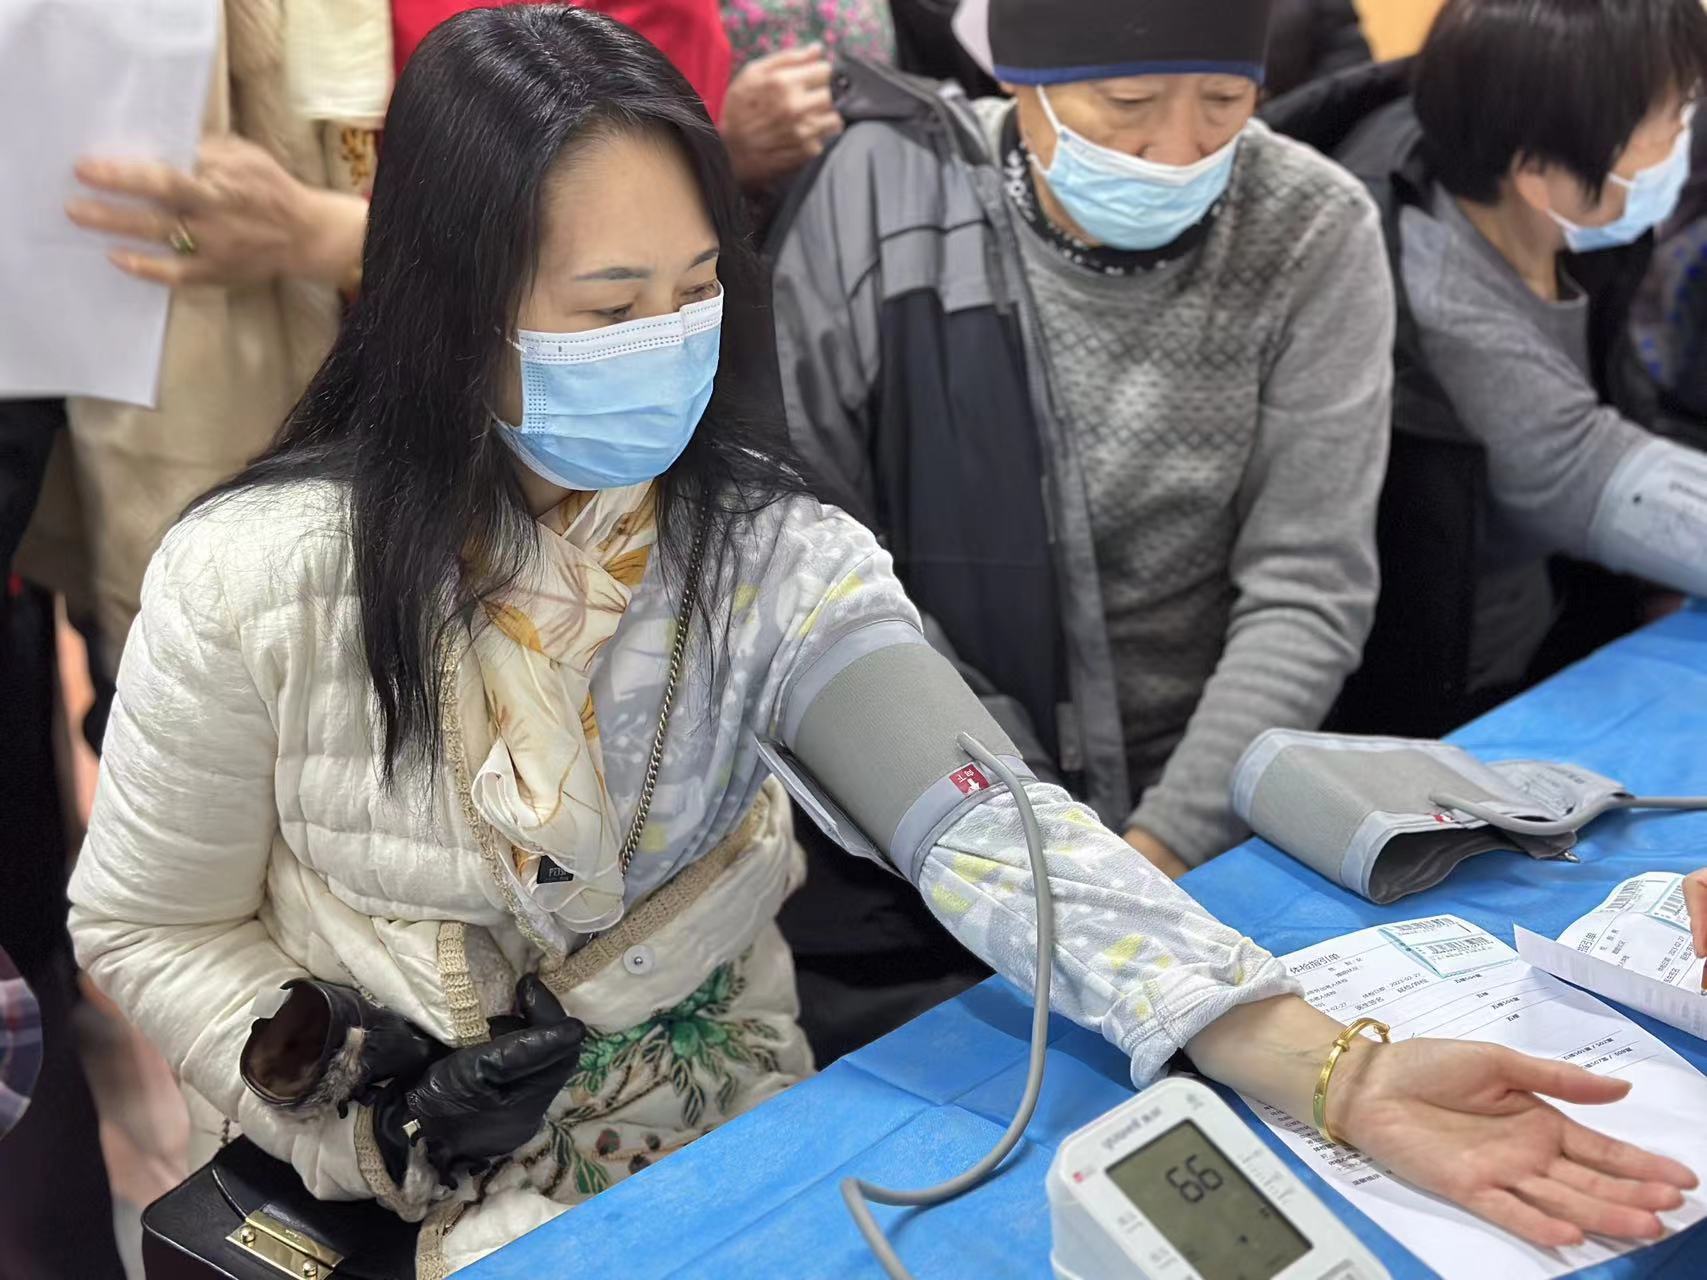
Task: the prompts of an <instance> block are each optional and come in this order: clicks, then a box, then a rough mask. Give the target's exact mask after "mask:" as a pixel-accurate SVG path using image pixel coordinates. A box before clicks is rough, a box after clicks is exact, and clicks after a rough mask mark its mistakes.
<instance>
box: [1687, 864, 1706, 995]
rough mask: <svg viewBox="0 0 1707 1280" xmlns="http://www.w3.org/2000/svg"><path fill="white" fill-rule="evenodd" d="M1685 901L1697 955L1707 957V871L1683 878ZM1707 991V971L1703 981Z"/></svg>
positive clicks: (1696, 872)
mask: <svg viewBox="0 0 1707 1280" xmlns="http://www.w3.org/2000/svg"><path fill="white" fill-rule="evenodd" d="M1683 901H1684V905H1685V907H1687V909H1688V911H1689V935H1690V937H1691V939H1693V941H1694V943H1695V954H1696V955H1698V956H1707V870H1701V871H1691V872H1690V873H1689V874H1688V875H1686V876H1684V877H1683ZM1701 984H1702V990H1704V991H1707V970H1704V971H1703V977H1702V979H1701Z"/></svg>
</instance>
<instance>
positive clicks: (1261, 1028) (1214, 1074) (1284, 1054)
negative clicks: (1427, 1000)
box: [1186, 996, 1375, 1134]
mask: <svg viewBox="0 0 1707 1280" xmlns="http://www.w3.org/2000/svg"><path fill="white" fill-rule="evenodd" d="M1344 1029H1345V1028H1344V1027H1343V1026H1342V1025H1341V1024H1340V1023H1338V1022H1336V1021H1335V1020H1334V1019H1332V1018H1330V1017H1328V1015H1327V1014H1325V1013H1320V1012H1318V1011H1317V1010H1315V1009H1314V1008H1312V1007H1311V1006H1310V1005H1309V1004H1307V1003H1305V1001H1303V1000H1302V999H1300V998H1299V997H1297V996H1276V997H1274V998H1273V999H1270V1000H1259V1001H1256V1002H1254V1003H1252V1004H1246V1005H1239V1006H1238V1007H1236V1008H1234V1009H1231V1010H1229V1011H1228V1012H1227V1013H1225V1014H1223V1015H1222V1016H1221V1017H1219V1018H1217V1019H1216V1020H1215V1021H1214V1022H1212V1023H1210V1024H1209V1025H1208V1026H1207V1027H1205V1028H1204V1029H1203V1030H1202V1031H1200V1032H1198V1033H1197V1035H1196V1036H1195V1037H1193V1038H1192V1040H1191V1041H1190V1042H1189V1043H1188V1044H1187V1045H1186V1053H1187V1055H1188V1056H1190V1058H1191V1060H1192V1062H1193V1063H1195V1064H1196V1066H1197V1069H1198V1070H1199V1071H1201V1072H1203V1074H1204V1075H1206V1076H1209V1077H1210V1078H1212V1079H1215V1080H1219V1081H1220V1082H1221V1083H1222V1084H1225V1085H1227V1086H1229V1087H1231V1088H1233V1089H1236V1090H1238V1091H1239V1092H1240V1093H1242V1094H1245V1095H1246V1096H1248V1097H1252V1098H1256V1099H1259V1100H1260V1101H1263V1102H1266V1103H1268V1104H1269V1105H1270V1106H1274V1107H1279V1108H1280V1109H1281V1110H1282V1111H1284V1112H1286V1113H1287V1114H1288V1115H1290V1116H1293V1117H1295V1118H1297V1119H1300V1120H1309V1119H1310V1115H1311V1104H1312V1099H1313V1097H1314V1094H1315V1089H1316V1079H1317V1077H1318V1076H1319V1075H1320V1074H1321V1070H1322V1064H1323V1062H1325V1061H1326V1060H1327V1057H1328V1051H1329V1050H1330V1049H1331V1048H1332V1047H1333V1043H1334V1039H1335V1037H1336V1036H1338V1035H1339V1034H1340V1032H1341V1031H1343V1030H1344ZM1374 1047H1375V1046H1374V1044H1373V1042H1371V1041H1368V1040H1362V1039H1360V1040H1354V1041H1352V1043H1351V1047H1350V1049H1348V1050H1347V1052H1346V1053H1345V1054H1344V1055H1342V1056H1341V1059H1340V1062H1339V1064H1338V1066H1336V1068H1335V1070H1334V1077H1333V1087H1332V1088H1331V1089H1329V1091H1328V1121H1329V1126H1330V1127H1331V1128H1334V1129H1335V1132H1336V1134H1337V1133H1339V1132H1341V1130H1340V1129H1339V1128H1338V1127H1337V1126H1335V1125H1334V1121H1335V1119H1336V1117H1337V1116H1338V1115H1339V1113H1340V1112H1341V1111H1342V1109H1343V1106H1344V1102H1345V1099H1346V1098H1347V1097H1349V1096H1350V1094H1351V1093H1352V1092H1353V1090H1354V1089H1355V1084H1356V1077H1357V1075H1358V1074H1359V1072H1360V1070H1361V1068H1362V1066H1363V1063H1364V1060H1365V1057H1366V1055H1367V1053H1368V1050H1369V1049H1372V1048H1374Z"/></svg>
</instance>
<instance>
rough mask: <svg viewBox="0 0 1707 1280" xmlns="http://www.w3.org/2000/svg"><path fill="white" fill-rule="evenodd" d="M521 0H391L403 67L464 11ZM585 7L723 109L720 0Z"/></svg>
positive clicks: (585, 2) (725, 52)
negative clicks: (652, 51)
mask: <svg viewBox="0 0 1707 1280" xmlns="http://www.w3.org/2000/svg"><path fill="white" fill-rule="evenodd" d="M514 2H515V0H391V29H392V37H393V47H394V49H395V51H396V55H397V70H398V71H399V72H401V71H402V70H403V64H404V63H406V62H408V61H409V55H410V54H412V53H414V52H415V46H416V45H418V44H420V43H421V38H422V37H423V36H425V35H426V34H427V32H429V31H431V30H432V29H433V28H434V27H436V26H438V25H439V23H441V22H443V21H444V20H445V19H446V18H449V17H452V16H453V15H455V14H458V13H461V12H462V11H463V10H464V9H477V8H481V7H491V6H494V5H502V4H511V3H514ZM581 7H582V8H584V9H593V10H596V11H597V12H599V13H603V14H608V15H609V16H611V17H613V18H615V19H616V20H617V21H618V22H626V23H627V24H628V25H629V26H631V27H633V28H634V29H635V30H636V31H638V32H639V33H640V34H641V35H643V36H645V37H646V38H647V39H648V40H650V41H651V42H652V43H653V44H655V45H657V46H658V48H659V49H660V50H661V51H662V52H663V54H664V56H665V57H666V58H668V59H669V60H670V61H671V62H673V63H675V65H676V69H677V70H678V71H680V72H681V73H682V74H683V75H684V76H686V77H687V80H688V83H689V84H691V85H692V86H693V87H694V88H695V89H696V90H697V91H698V92H699V96H700V97H701V98H703V99H705V105H706V108H707V109H708V110H709V111H710V112H711V118H712V119H713V120H716V119H718V118H719V117H720V116H721V115H722V113H723V95H724V94H725V93H727V92H728V91H729V71H730V63H731V61H732V56H731V54H730V52H729V37H728V36H727V35H725V34H724V31H723V13H722V5H721V3H720V0H581Z"/></svg>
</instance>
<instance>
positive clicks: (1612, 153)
mask: <svg viewBox="0 0 1707 1280" xmlns="http://www.w3.org/2000/svg"><path fill="white" fill-rule="evenodd" d="M1415 76H1416V78H1415V84H1414V88H1413V94H1412V101H1413V104H1414V108H1415V115H1416V120H1417V122H1418V123H1420V125H1421V133H1420V139H1419V138H1418V135H1417V133H1416V129H1415V127H1414V126H1411V127H1410V129H1409V131H1408V132H1404V133H1402V134H1399V133H1394V132H1393V131H1392V130H1387V131H1386V133H1387V136H1389V137H1390V138H1391V139H1392V142H1393V145H1390V146H1389V154H1390V156H1391V157H1394V158H1393V160H1392V162H1391V163H1390V164H1389V165H1388V166H1386V167H1389V168H1393V169H1400V168H1403V167H1404V166H1405V165H1406V164H1407V163H1409V164H1412V166H1413V170H1414V171H1417V172H1420V173H1423V174H1426V177H1425V178H1424V180H1423V183H1422V185H1421V188H1420V190H1419V191H1418V199H1417V201H1416V202H1415V203H1413V204H1410V205H1408V206H1407V207H1404V208H1403V210H1402V212H1401V214H1400V219H1399V224H1398V225H1399V239H1400V244H1399V258H1400V262H1401V273H1402V276H1403V280H1404V285H1405V289H1406V292H1407V294H1408V295H1409V304H1410V310H1411V313H1412V314H1413V315H1414V316H1415V318H1416V322H1417V327H1418V337H1419V338H1420V342H1421V352H1422V355H1423V357H1424V359H1425V360H1426V364H1427V369H1428V372H1429V373H1430V374H1431V375H1432V376H1433V378H1434V379H1435V380H1437V381H1438V383H1439V385H1440V387H1441V389H1442V390H1444V392H1445V394H1446V397H1447V400H1448V401H1449V402H1450V406H1451V410H1452V411H1453V412H1454V413H1455V414H1456V416H1457V418H1458V419H1459V421H1460V423H1461V424H1462V426H1463V428H1464V430H1465V431H1466V432H1467V433H1468V435H1469V436H1470V437H1471V438H1472V439H1474V440H1476V441H1478V442H1480V443H1481V444H1482V445H1483V446H1484V448H1485V450H1486V455H1487V476H1488V495H1487V503H1486V529H1485V534H1484V536H1483V538H1482V552H1481V564H1480V570H1479V576H1478V580H1477V582H1476V584H1475V591H1476V604H1475V621H1474V625H1473V628H1472V631H1471V640H1470V662H1469V685H1470V688H1471V690H1472V692H1473V691H1475V690H1477V689H1486V690H1493V691H1499V690H1509V689H1511V688H1513V687H1515V686H1520V685H1522V684H1523V683H1526V682H1527V680H1528V679H1529V678H1531V676H1533V675H1536V674H1544V672H1536V671H1532V670H1531V668H1532V664H1534V663H1535V661H1536V659H1537V655H1538V654H1540V653H1542V652H1543V644H1544V642H1545V641H1546V640H1547V638H1548V634H1549V631H1550V630H1552V629H1553V627H1554V623H1555V618H1556V616H1557V613H1558V609H1559V603H1560V602H1559V600H1558V599H1556V592H1555V589H1554V583H1553V581H1552V580H1551V579H1550V576H1549V571H1548V564H1547V560H1548V557H1549V556H1554V555H1565V556H1570V557H1573V558H1575V559H1578V560H1585V561H1589V562H1592V563H1594V564H1598V565H1600V566H1603V567H1604V568H1607V569H1611V570H1615V571H1617V572H1619V573H1628V574H1634V575H1636V576H1638V577H1641V578H1644V579H1647V580H1650V581H1652V582H1654V583H1657V584H1659V585H1661V586H1664V587H1667V588H1670V589H1672V590H1675V591H1683V592H1692V593H1701V592H1704V591H1707V458H1703V457H1702V455H1700V454H1699V453H1697V452H1695V451H1693V450H1690V449H1687V448H1685V447H1683V446H1681V445H1678V444H1675V443H1672V442H1669V441H1666V440H1661V439H1659V438H1656V437H1655V436H1654V435H1652V434H1650V433H1649V432H1648V431H1647V430H1645V429H1644V428H1643V427H1642V426H1640V425H1638V424H1637V422H1635V421H1633V420H1632V418H1631V417H1629V416H1627V413H1633V412H1639V411H1640V406H1639V404H1638V402H1636V401H1624V402H1623V403H1614V402H1611V401H1610V400H1609V399H1608V397H1609V396H1613V395H1616V394H1617V388H1618V384H1619V369H1618V361H1619V359H1620V358H1621V357H1620V353H1621V352H1623V350H1624V336H1623V333H1622V328H1623V321H1624V320H1625V319H1626V318H1627V316H1628V311H1629V304H1630V298H1631V296H1632V294H1633V292H1634V290H1635V286H1636V284H1637V282H1638V281H1639V280H1640V279H1641V275H1642V270H1643V265H1644V263H1645V261H1646V253H1645V249H1646V246H1647V244H1649V243H1650V242H1651V237H1650V236H1649V232H1650V231H1652V230H1653V228H1655V227H1656V226H1658V225H1659V224H1660V223H1662V222H1664V221H1665V220H1666V219H1667V218H1668V217H1670V215H1671V213H1672V211H1673V210H1674V209H1675V208H1676V206H1677V202H1678V198H1679V196H1680V194H1681V193H1682V191H1683V188H1684V184H1685V181H1686V179H1687V178H1688V176H1689V162H1690V147H1691V141H1692V138H1691V129H1692V122H1693V121H1694V118H1695V99H1696V97H1697V95H1698V94H1699V93H1700V91H1701V87H1702V82H1703V77H1704V76H1707V10H1703V8H1702V6H1701V4H1700V3H1699V0H1539V2H1538V0H1450V2H1449V3H1448V4H1447V6H1446V8H1445V9H1444V10H1443V12H1442V13H1441V15H1440V18H1439V20H1438V22H1437V24H1436V26H1435V27H1434V30H1433V32H1432V34H1431V35H1430V37H1429V39H1428V42H1427V45H1426V47H1425V48H1424V50H1423V52H1422V54H1421V56H1420V57H1419V58H1418V60H1417V65H1416V73H1415ZM1395 119H1401V120H1402V116H1401V117H1395ZM1379 132H1380V131H1375V132H1374V133H1372V134H1371V136H1368V137H1366V138H1365V139H1364V140H1363V141H1360V142H1356V143H1354V144H1352V147H1351V149H1350V150H1354V151H1356V152H1357V153H1358V155H1357V156H1355V157H1354V156H1352V155H1350V154H1346V157H1345V158H1346V161H1347V163H1348V164H1352V165H1353V166H1354V167H1357V168H1358V169H1359V171H1363V170H1364V169H1365V168H1370V167H1372V166H1371V165H1370V164H1369V161H1368V157H1369V156H1370V155H1371V154H1372V152H1373V150H1374V148H1375V147H1376V146H1377V145H1378V144H1377V140H1376V134H1378V133H1379ZM1419 142H1420V148H1419V147H1418V143H1419ZM1407 148H1408V149H1409V152H1410V156H1409V157H1408V158H1407V156H1406V149H1407ZM1430 179H1431V181H1430ZM1627 246H1637V247H1636V248H1634V249H1627V248H1626V247H1627ZM1590 608H1591V610H1592V604H1591V606H1590Z"/></svg>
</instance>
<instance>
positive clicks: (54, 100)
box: [0, 0, 219, 406]
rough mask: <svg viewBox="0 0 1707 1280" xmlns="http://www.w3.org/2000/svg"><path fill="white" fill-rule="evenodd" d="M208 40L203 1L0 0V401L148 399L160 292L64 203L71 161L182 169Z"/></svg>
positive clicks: (208, 59)
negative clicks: (125, 160)
mask: <svg viewBox="0 0 1707 1280" xmlns="http://www.w3.org/2000/svg"><path fill="white" fill-rule="evenodd" d="M218 33H219V8H218V3H217V0H3V2H0V121H5V124H4V126H3V127H0V193H3V194H0V398H16V397H21V396H59V395H91V396H100V397H102V398H105V399H111V400H124V401H128V402H130V403H133V404H142V405H149V406H152V405H153V404H154V400H155V395H156V387H157V384H158V381H159V374H160V353H161V348H162V345H163V343H164V340H165V333H166V313H167V308H168V306H169V305H170V301H171V294H170V291H169V290H167V289H166V288H165V287H163V286H161V285H157V284H150V283H147V282H146V281H142V280H136V279H133V278H132V277H130V276H127V275H125V274H124V273H122V272H121V271H119V270H118V268H116V267H114V266H113V265H112V263H110V262H109V261H107V251H108V249H109V248H111V247H112V243H113V242H110V241H107V240H104V239H103V238H102V237H99V236H96V235H94V234H93V233H91V232H88V231H84V230H81V229H80V228H78V227H75V226H73V225H72V224H71V223H70V222H69V221H68V220H67V219H66V216H65V202H66V200H67V199H68V198H70V197H71V196H73V195H78V194H82V195H87V194H89V193H88V192H87V191H84V190H83V189H82V188H81V187H80V185H79V184H78V182H77V181H76V179H75V177H73V175H72V165H73V164H74V163H75V162H76V161H77V160H78V159H79V158H80V157H82V156H86V155H100V156H113V157H138V158H147V159H156V160H165V161H167V162H169V163H171V164H175V165H177V166H179V167H180V168H187V167H188V166H189V165H190V164H191V163H192V162H193V161H194V158H195V145H196V139H197V137H198V135H199V133H200V130H201V119H202V113H203V109H204V107H205V105H206V101H207V91H208V77H209V75H210V73H211V70H212V65H213V54H214V48H215V44H216V41H217V38H218Z"/></svg>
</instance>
